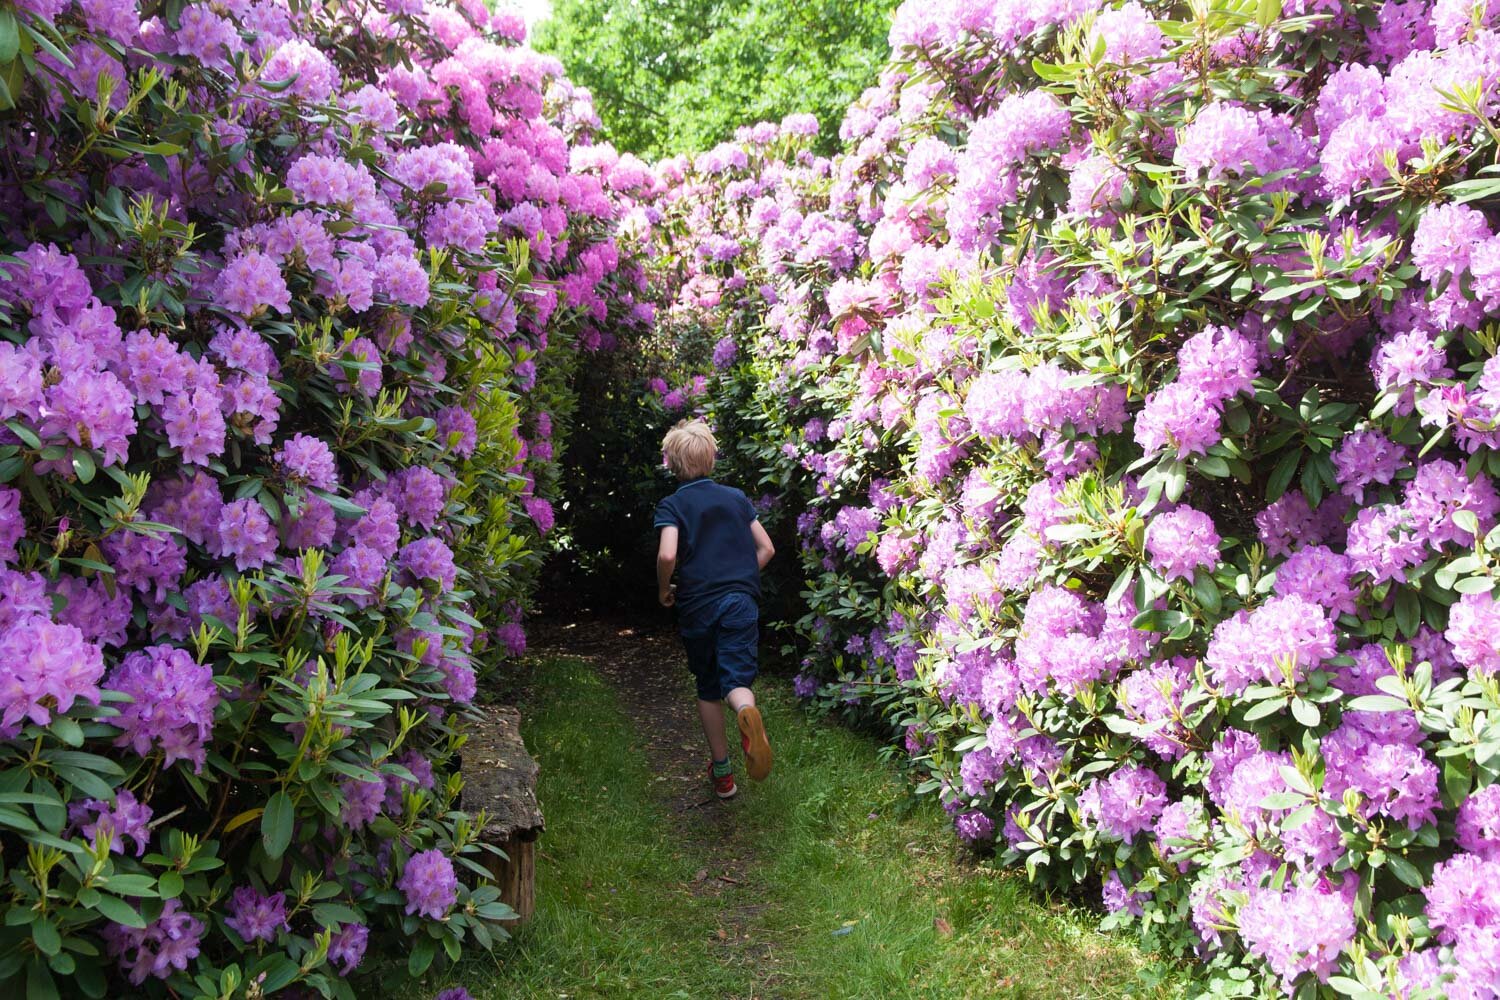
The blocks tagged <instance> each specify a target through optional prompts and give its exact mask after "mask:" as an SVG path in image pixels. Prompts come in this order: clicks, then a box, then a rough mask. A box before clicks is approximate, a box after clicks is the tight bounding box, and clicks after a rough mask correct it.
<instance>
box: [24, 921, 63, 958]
mask: <svg viewBox="0 0 1500 1000" xmlns="http://www.w3.org/2000/svg"><path fill="white" fill-rule="evenodd" d="M31 940H33V941H35V942H36V947H37V950H38V951H40V952H41V953H42V954H43V955H56V954H57V953H58V952H59V951H61V950H62V935H61V934H59V933H58V932H57V925H56V924H54V923H53V922H52V921H50V920H48V919H46V918H45V917H44V918H42V919H40V920H37V921H35V922H33V923H32V925H31Z"/></svg>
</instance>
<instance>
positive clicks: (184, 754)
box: [105, 646, 219, 771]
mask: <svg viewBox="0 0 1500 1000" xmlns="http://www.w3.org/2000/svg"><path fill="white" fill-rule="evenodd" d="M105 686H106V687H108V688H109V689H110V690H111V691H118V692H119V693H121V694H123V695H127V696H128V697H129V698H130V701H129V702H127V703H125V704H122V705H121V706H120V709H119V711H120V714H119V717H118V718H116V719H114V720H113V722H114V724H115V725H116V726H117V727H118V728H119V729H120V736H119V738H118V739H117V740H116V741H115V742H116V744H117V745H118V746H128V747H130V748H131V749H132V750H134V751H135V752H136V753H138V754H140V755H141V756H143V757H144V756H146V755H147V754H150V753H151V752H152V751H153V750H160V751H161V752H162V755H163V759H164V760H165V762H166V763H168V764H170V763H172V762H173V761H178V760H181V761H188V762H190V763H191V764H192V765H193V769H194V770H195V771H201V770H203V763H204V759H205V757H206V754H207V746H206V744H207V742H208V739H209V736H210V735H211V734H212V732H213V726H214V709H215V708H216V707H217V706H218V704H219V689H218V687H217V686H216V685H215V684H214V672H213V669H212V668H211V667H209V666H208V665H207V664H202V663H198V662H197V661H196V660H194V659H193V657H192V654H190V653H189V652H188V651H187V650H185V649H177V648H175V647H172V646H148V647H147V648H145V649H143V650H140V651H139V652H135V653H131V654H130V655H129V656H126V657H125V659H123V660H122V661H120V665H119V666H117V667H115V669H114V670H112V671H110V674H109V678H108V680H107V681H106V682H105Z"/></svg>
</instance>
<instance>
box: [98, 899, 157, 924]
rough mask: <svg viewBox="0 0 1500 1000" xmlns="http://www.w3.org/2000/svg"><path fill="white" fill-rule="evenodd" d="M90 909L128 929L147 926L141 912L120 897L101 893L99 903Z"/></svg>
mask: <svg viewBox="0 0 1500 1000" xmlns="http://www.w3.org/2000/svg"><path fill="white" fill-rule="evenodd" d="M90 909H93V910H98V911H99V912H100V913H102V914H104V916H105V917H107V918H109V919H110V920H113V921H114V922H115V923H117V924H123V925H124V926H126V927H135V928H141V927H145V926H146V918H145V917H143V916H141V911H140V910H137V909H136V908H135V907H133V906H131V905H130V904H129V903H127V902H125V900H123V899H121V898H120V897H119V896H111V895H108V894H107V893H102V892H101V893H100V894H99V899H98V901H96V902H95V903H94V905H93V906H91V907H90Z"/></svg>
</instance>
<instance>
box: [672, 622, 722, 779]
mask: <svg viewBox="0 0 1500 1000" xmlns="http://www.w3.org/2000/svg"><path fill="white" fill-rule="evenodd" d="M682 646H683V649H684V650H686V652H687V660H688V669H689V670H690V671H692V674H693V685H694V687H695V688H696V689H697V692H698V721H699V722H700V723H702V725H703V735H704V737H705V738H706V739H707V741H708V750H709V753H710V754H712V760H713V762H714V763H715V764H718V763H720V762H722V761H725V760H728V759H729V740H728V739H727V738H726V737H725V735H724V702H723V700H722V699H723V696H724V692H723V688H722V687H720V685H719V658H718V649H717V647H718V628H717V626H716V624H713V623H710V624H708V625H703V624H702V623H701V622H691V623H684V624H683V627H682Z"/></svg>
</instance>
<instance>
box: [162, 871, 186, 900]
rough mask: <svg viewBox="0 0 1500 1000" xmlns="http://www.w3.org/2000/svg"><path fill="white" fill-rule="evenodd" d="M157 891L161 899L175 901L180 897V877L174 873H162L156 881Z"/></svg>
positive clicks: (177, 873) (179, 874)
mask: <svg viewBox="0 0 1500 1000" xmlns="http://www.w3.org/2000/svg"><path fill="white" fill-rule="evenodd" d="M156 885H157V889H158V891H159V892H160V893H161V898H162V899H176V898H177V897H178V896H180V895H182V875H181V873H179V872H175V871H171V870H168V871H164V872H162V873H161V878H159V879H157V880H156Z"/></svg>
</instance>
